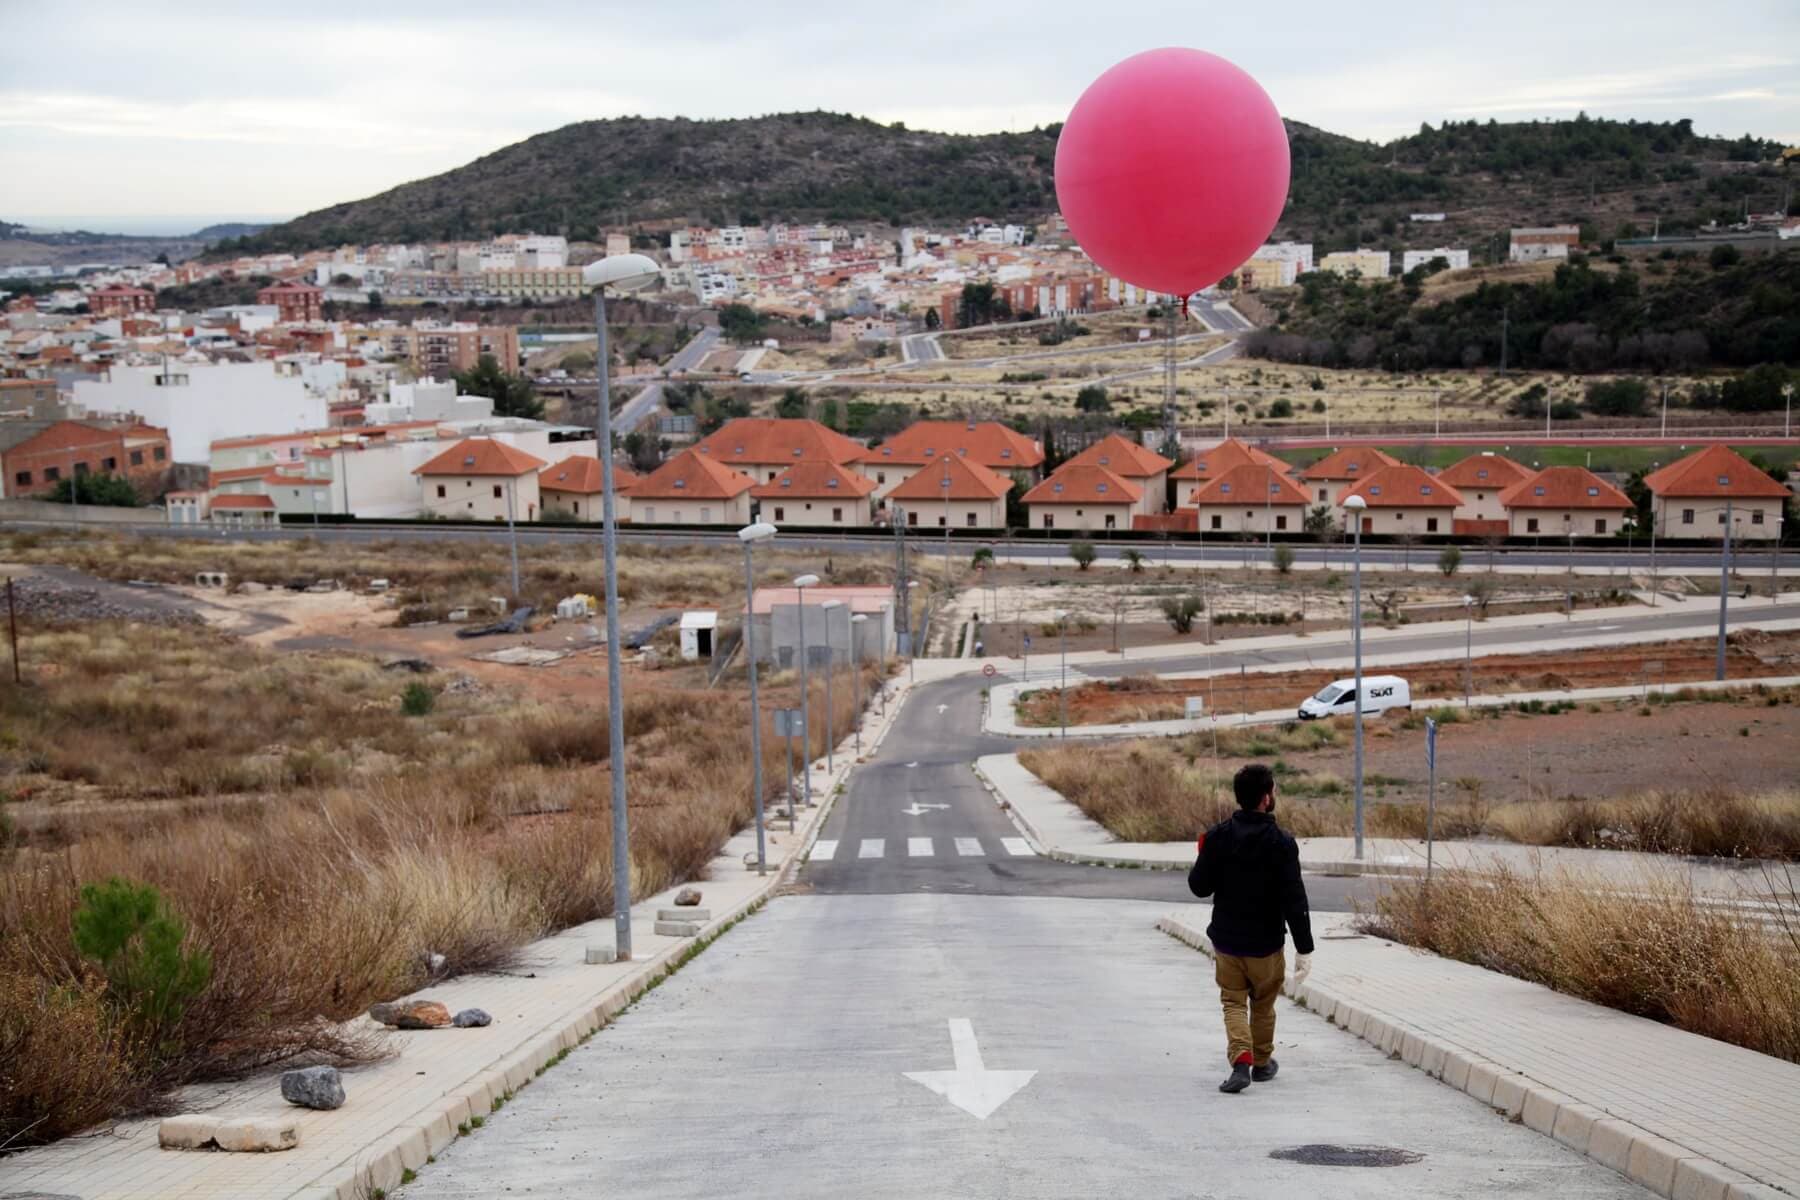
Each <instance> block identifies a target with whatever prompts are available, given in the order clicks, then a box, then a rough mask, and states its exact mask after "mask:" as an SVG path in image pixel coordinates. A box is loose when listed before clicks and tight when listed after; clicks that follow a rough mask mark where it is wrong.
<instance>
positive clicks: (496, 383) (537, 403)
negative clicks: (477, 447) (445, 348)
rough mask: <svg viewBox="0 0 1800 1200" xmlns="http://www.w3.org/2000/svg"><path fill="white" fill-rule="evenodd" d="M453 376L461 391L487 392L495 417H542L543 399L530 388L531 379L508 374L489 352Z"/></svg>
mask: <svg viewBox="0 0 1800 1200" xmlns="http://www.w3.org/2000/svg"><path fill="white" fill-rule="evenodd" d="M454 378H455V379H456V390H457V392H458V393H460V394H461V395H465V396H487V397H488V398H490V399H491V400H493V402H494V415H495V416H497V417H524V418H526V419H528V420H532V421H541V420H542V419H543V417H544V402H543V401H542V400H540V399H538V398H537V393H536V392H534V391H533V390H532V387H531V380H529V379H527V378H525V377H524V376H523V375H509V374H507V373H506V371H504V370H502V369H501V367H500V363H499V361H498V360H496V359H495V358H494V356H493V355H491V354H484V355H482V356H481V357H480V358H479V359H477V360H476V361H475V365H474V366H473V367H471V368H469V369H468V370H467V371H458V372H457V373H456V375H455V376H454Z"/></svg>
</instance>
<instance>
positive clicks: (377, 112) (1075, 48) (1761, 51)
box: [0, 0, 1800, 231]
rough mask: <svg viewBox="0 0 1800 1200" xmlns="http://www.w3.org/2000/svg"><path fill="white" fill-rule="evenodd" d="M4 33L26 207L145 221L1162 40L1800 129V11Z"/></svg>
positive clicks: (1380, 93)
mask: <svg viewBox="0 0 1800 1200" xmlns="http://www.w3.org/2000/svg"><path fill="white" fill-rule="evenodd" d="M865 13H866V15H863V14H865ZM853 14H855V15H853ZM0 35H3V36H0V218H4V219H8V220H21V219H24V220H28V221H44V222H47V221H51V220H56V221H60V222H69V221H82V222H92V221H94V220H96V219H102V218H103V219H104V220H105V222H106V228H109V229H124V228H127V227H128V226H129V227H130V228H131V229H133V230H134V231H135V230H141V229H150V228H158V229H160V230H163V231H173V230H175V229H179V228H181V227H182V226H183V225H184V223H186V222H191V221H192V220H194V219H206V220H211V219H216V218H231V217H244V218H254V217H259V216H260V217H287V216H293V215H297V214H299V213H301V212H305V211H308V210H310V209H314V208H319V207H322V206H324V205H327V204H331V203H335V202H337V201H341V200H351V199H356V198H359V197H363V196H367V195H370V194H373V193H375V192H378V191H381V190H383V189H385V188H389V187H392V186H394V185H395V184H399V183H403V182H405V181H407V180H409V179H417V178H420V177H422V176H426V175H432V174H436V173H437V172H440V171H444V170H447V169H449V168H451V167H455V166H458V165H460V164H462V163H465V162H467V161H469V160H470V159H472V158H475V157H477V156H479V155H481V154H484V153H487V152H488V151H491V150H494V149H496V148H498V147H500V146H503V145H506V144H507V143H510V142H514V141H517V140H519V139H521V138H524V137H528V136H530V135H531V134H534V133H540V132H543V131H545V130H548V129H553V128H556V127H557V126H560V125H565V124H568V123H569V122H572V121H579V120H586V119H590V118H595V117H609V116H621V115H627V114H637V115H644V116H693V117H737V116H751V115H757V114H762V113H769V112H782V111H788V110H793V109H815V108H824V109H831V110H834V111H840V112H854V113H859V114H863V115H866V116H870V117H874V118H876V119H878V120H882V121H895V120H903V121H905V122H906V123H907V124H908V125H911V126H914V127H916V128H930V129H942V130H949V131H952V132H969V133H973V132H985V131H991V130H997V129H1022V128H1029V127H1031V126H1033V125H1038V124H1042V123H1045V122H1050V121H1058V120H1061V119H1062V118H1063V117H1064V116H1065V115H1066V114H1067V112H1068V109H1069V106H1070V105H1071V104H1072V103H1073V102H1074V100H1075V98H1076V97H1077V96H1078V95H1079V94H1080V93H1081V90H1082V88H1083V87H1085V86H1086V85H1087V83H1088V82H1090V81H1091V80H1092V79H1093V77H1094V76H1095V75H1097V74H1099V73H1100V72H1101V71H1102V70H1104V69H1105V68H1106V67H1108V66H1110V65H1111V64H1112V63H1113V62H1115V61H1117V60H1118V59H1120V58H1123V57H1125V56H1127V55H1129V54H1132V53H1135V52H1136V51H1139V50H1144V49H1149V48H1152V47H1155V46H1161V45H1189V46H1196V47H1199V48H1201V49H1205V50H1210V51H1213V52H1214V53H1217V54H1222V55H1224V56H1225V57H1227V58H1230V59H1232V60H1233V61H1235V62H1237V63H1238V64H1239V65H1240V66H1242V67H1244V68H1245V69H1246V70H1248V71H1250V72H1251V74H1253V75H1255V76H1256V77H1257V78H1258V79H1259V80H1261V81H1262V83H1263V86H1264V87H1266V88H1267V89H1268V91H1269V93H1270V94H1271V95H1272V96H1273V97H1274V98H1275V103H1276V104H1277V106H1278V107H1279V108H1280V109H1281V111H1282V113H1283V114H1284V115H1286V116H1289V117H1293V118H1296V119H1298V120H1302V121H1307V122H1310V123H1312V124H1315V125H1319V126H1322V127H1324V128H1326V129H1329V130H1332V131H1334V132H1338V133H1344V134H1350V135H1353V136H1357V137H1364V138H1373V139H1385V138H1388V137H1392V136H1395V135H1397V134H1402V133H1407V132H1410V131H1412V130H1416V129H1417V128H1418V126H1419V123H1420V122H1421V121H1429V122H1431V123H1432V124H1434V125H1435V124H1438V123H1439V122H1441V121H1443V120H1445V119H1446V118H1450V119H1457V120H1462V119H1467V118H1471V117H1473V118H1478V119H1482V120H1485V119H1487V118H1488V117H1494V118H1497V119H1499V120H1503V121H1505V120H1528V119H1531V118H1533V117H1566V116H1573V115H1574V114H1575V113H1576V112H1577V111H1579V110H1583V109H1585V110H1586V111H1587V112H1588V113H1589V114H1591V115H1595V116H1607V117H1617V118H1626V117H1636V118H1639V119H1644V120H1670V119H1674V118H1678V117H1692V118H1693V119H1694V123H1695V127H1696V129H1698V130H1699V131H1700V132H1703V133H1717V134H1729V135H1732V136H1736V135H1738V134H1742V133H1745V132H1751V133H1755V134H1757V135H1759V136H1762V137H1770V138H1778V139H1781V140H1784V141H1787V142H1790V143H1800V69H1797V67H1800V37H1797V36H1796V35H1800V0H1710V2H1709V3H1706V4H1695V3H1693V2H1692V0H1683V2H1682V3H1679V4H1678V3H1674V2H1672V0H1512V2H1511V3H1507V4H1492V5H1490V4H1486V3H1479V4H1477V3H1470V2H1467V0H1436V2H1434V3H1422V2H1400V0H1363V2H1362V3H1358V4H1346V3H1343V2H1342V0H1287V2H1286V3H1284V4H1280V5H1270V4H1242V3H1239V4H1222V3H1201V2H1200V0H1133V2H1132V3H1128V4H1116V3H1096V2H1094V0H1038V2H1037V3H1035V4H1028V5H1019V4H986V5H983V4H969V3H967V2H966V0H958V2H956V3H948V2H942V0H911V2H909V3H906V4H900V5H882V6H880V7H879V8H878V7H876V6H873V5H858V4H847V5H822V4H819V3H817V2H816V0H809V2H807V3H798V2H795V0H761V2H760V3H755V4H745V3H721V2H718V0H673V2H671V3H666V4H658V3H655V2H654V0H651V2H644V0H639V2H637V3H630V4H625V3H616V2H613V0H588V2H586V3H561V2H545V3H523V4H512V5H497V4H493V3H491V2H490V0H483V2H482V3H478V4H477V3H464V2H463V0H431V2H429V3H412V2H410V0H387V2H386V3H380V4H369V3H366V2H365V3H357V4H348V3H337V2H335V0H313V2H311V3H308V2H307V0H288V2H287V3H283V4H280V5H276V4H263V3H261V2H260V0H256V2H254V3H251V2H245V0H230V2H228V3H209V2H206V0H185V2H183V3H179V4H174V3H159V2H157V0H137V2H135V3H130V4H114V3H109V2H106V0H0ZM89 227H90V228H98V227H99V226H97V225H94V224H91V223H90V224H89Z"/></svg>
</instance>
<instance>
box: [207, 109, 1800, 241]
mask: <svg viewBox="0 0 1800 1200" xmlns="http://www.w3.org/2000/svg"><path fill="white" fill-rule="evenodd" d="M1287 125H1288V136H1289V140H1290V142H1291V144H1292V147H1293V161H1294V179H1293V186H1292V188H1291V191H1290V196H1289V203H1288V207H1287V210H1286V211H1285V212H1284V213H1283V215H1282V219H1281V223H1280V226H1279V227H1278V236H1288V237H1297V238H1300V239H1303V240H1310V241H1312V242H1314V243H1315V245H1317V246H1318V248H1319V250H1320V251H1321V252H1323V251H1325V250H1330V249H1337V248H1341V247H1345V246H1351V245H1356V244H1363V245H1391V246H1394V247H1398V246H1399V245H1401V244H1402V243H1403V242H1405V243H1408V244H1420V243H1421V241H1422V240H1424V239H1433V240H1436V239H1443V240H1449V241H1451V242H1452V243H1453V244H1461V245H1471V244H1472V245H1475V246H1477V247H1479V246H1480V245H1482V244H1483V243H1484V242H1486V241H1487V240H1488V239H1490V238H1491V237H1492V236H1493V235H1494V234H1496V233H1497V232H1499V231H1502V230H1504V229H1506V228H1507V227H1509V226H1511V225H1514V224H1527V223H1542V222H1556V221H1575V222H1580V223H1584V224H1589V225H1592V226H1593V227H1594V228H1595V230H1596V233H1597V236H1600V237H1607V236H1614V235H1615V234H1619V233H1620V232H1621V231H1622V230H1624V229H1627V228H1629V227H1632V226H1634V225H1642V226H1643V227H1644V228H1645V229H1648V227H1649V225H1650V223H1651V222H1652V221H1654V220H1656V219H1658V218H1660V219H1661V220H1662V222H1663V225H1662V228H1663V230H1664V231H1665V232H1672V231H1675V230H1678V229H1681V228H1685V227H1691V226H1693V225H1696V224H1698V223H1700V222H1703V221H1705V220H1708V219H1713V218H1716V217H1726V218H1729V217H1730V216H1731V214H1733V213H1736V212H1738V211H1740V209H1741V208H1742V207H1743V206H1744V204H1745V203H1746V201H1747V200H1748V202H1749V203H1750V205H1751V207H1753V208H1756V207H1763V208H1769V207H1773V206H1775V205H1777V204H1779V203H1780V201H1781V194H1782V193H1781V188H1782V183H1783V177H1782V175H1781V171H1782V168H1780V167H1779V166H1777V165H1775V164H1774V163H1773V162H1771V161H1769V160H1771V159H1772V158H1773V157H1774V156H1775V155H1776V154H1778V153H1779V151H1780V147H1779V146H1778V145H1777V144H1776V143H1773V142H1763V141H1759V140H1757V139H1755V138H1750V137H1744V138H1739V139H1737V140H1735V141H1731V140H1727V139H1723V138H1709V137H1702V136H1700V135H1698V134H1696V133H1694V131H1693V126H1692V123H1691V122H1689V121H1671V122H1661V123H1649V122H1638V121H1625V122H1620V121H1605V120H1596V119H1591V118H1588V117H1586V116H1582V117H1578V118H1576V119H1575V120H1572V121H1553V122H1531V123H1519V124H1508V125H1502V124H1499V123H1496V122H1492V121H1490V122H1487V123H1476V122H1473V121H1470V122H1450V123H1446V124H1445V125H1443V126H1441V127H1439V128H1437V129H1432V128H1431V127H1430V126H1424V127H1421V129H1420V130H1419V132H1418V133H1416V134H1412V135H1409V136H1407V137H1404V138H1400V139H1397V140H1395V141H1393V142H1389V143H1387V144H1385V145H1378V144H1376V143H1373V142H1362V141H1357V140H1354V139H1352V138H1346V137H1341V136H1339V135H1337V134H1333V133H1329V132H1326V131H1325V130H1322V129H1318V128H1316V127H1314V126H1311V125H1306V124H1303V123H1300V122H1298V121H1289V122H1288V123H1287ZM1059 129H1060V126H1057V125H1050V126H1045V127H1042V128H1039V129H1034V130H1031V131H1029V132H1024V133H996V134H984V135H976V136H962V135H952V134H943V133H932V132H927V131H923V130H912V129H907V128H906V127H905V126H904V125H900V124H893V125H882V124H879V123H877V122H874V121H870V120H866V119H864V118H861V117H853V116H846V115H842V114H838V113H826V112H811V113H784V114H779V115H774V116H766V117H755V118H749V119H744V120H722V121H691V120H686V119H673V120H663V119H650V118H643V117H622V118H617V119H612V120H604V121H583V122H580V123H578V124H574V125H567V126H564V127H563V128H561V129H557V130H553V131H551V132H549V133H543V134H539V135H537V136H536V137H531V138H527V139H526V140H525V141H522V142H519V143H517V144H515V145H511V146H507V147H505V148H503V149H501V150H497V151H495V152H494V153H492V154H489V155H486V156H485V157H483V158H480V159H477V160H476V161H474V162H472V163H470V164H469V165H467V166H464V167H459V168H457V169H456V170H453V171H447V172H445V173H444V174H442V175H436V176H433V177H431V178H429V179H422V180H418V181H416V182H413V183H408V184H403V185H402V186H400V187H397V188H393V189H391V190H390V191H386V192H383V193H381V194H380V195H377V196H372V197H369V198H368V199H365V200H357V201H351V202H348V203H344V204H336V205H333V206H332V207H330V208H326V209H320V210H319V211H317V212H312V213H307V214H306V215H304V216H301V217H298V218H296V219H295V220H293V221H290V222H288V223H286V224H284V225H277V226H274V227H272V228H270V229H268V230H266V231H264V232H263V233H261V234H258V235H255V236H252V237H248V238H239V239H232V240H229V241H226V242H224V243H221V245H220V246H219V247H218V252H221V253H228V254H229V253H239V252H246V251H267V250H300V249H312V248H316V247H321V246H329V245H336V244H340V243H344V242H373V241H405V242H412V241H434V240H454V239H467V238H479V237H486V236H490V235H493V234H496V233H523V232H528V231H536V232H540V233H549V232H561V233H564V234H567V235H568V236H570V237H573V238H577V239H592V238H594V237H595V235H596V234H597V233H598V232H599V231H600V230H602V229H623V228H632V227H650V228H655V227H657V226H659V225H662V226H666V225H669V224H674V223H678V222H688V221H692V222H701V223H709V224H732V223H756V222H761V221H810V220H829V221H835V222H844V223H865V222H867V223H872V222H886V223H889V224H898V223H901V222H904V221H916V220H935V221H961V220H966V219H969V218H973V217H992V218H997V219H998V218H1023V219H1033V218H1038V217H1041V216H1042V215H1043V214H1045V213H1047V212H1049V211H1052V210H1053V209H1054V208H1055V189H1054V184H1053V181H1052V176H1051V173H1052V167H1053V164H1054V161H1055V155H1056V135H1057V133H1058V131H1059ZM1419 211H1431V212H1443V213H1445V214H1446V220H1445V221H1444V223H1442V224H1433V225H1409V224H1408V221H1407V217H1408V215H1409V214H1410V213H1413V212H1419ZM1627 235H1628V234H1627Z"/></svg>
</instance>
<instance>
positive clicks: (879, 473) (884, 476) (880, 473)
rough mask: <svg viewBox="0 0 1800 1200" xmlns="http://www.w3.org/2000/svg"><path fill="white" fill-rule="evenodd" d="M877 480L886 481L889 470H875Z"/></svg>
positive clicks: (878, 481) (879, 481)
mask: <svg viewBox="0 0 1800 1200" xmlns="http://www.w3.org/2000/svg"><path fill="white" fill-rule="evenodd" d="M875 482H876V483H886V482H887V472H886V471H877V472H875Z"/></svg>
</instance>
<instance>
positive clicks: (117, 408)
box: [75, 359, 329, 463]
mask: <svg viewBox="0 0 1800 1200" xmlns="http://www.w3.org/2000/svg"><path fill="white" fill-rule="evenodd" d="M283 367H286V368H287V369H286V370H283V369H282V368H283ZM75 404H76V407H77V408H78V409H80V410H81V411H83V412H85V413H88V414H91V415H112V414H126V413H129V414H131V415H133V416H135V417H138V418H139V419H140V420H142V421H143V422H144V423H145V424H148V425H154V426H156V427H157V428H159V429H167V430H168V431H169V452H170V453H171V454H172V455H173V456H174V458H175V461H176V462H186V463H203V462H206V461H207V459H208V456H209V455H210V453H211V448H212V444H213V443H214V442H216V441H218V440H220V439H222V438H234V437H258V436H261V435H264V434H273V433H292V432H296V431H299V430H303V429H319V428H322V427H324V426H325V424H326V423H327V421H328V419H329V416H328V413H327V409H326V403H325V398H324V396H323V395H321V394H320V393H318V392H315V391H314V390H312V389H311V388H309V387H307V386H306V384H305V383H304V382H303V381H302V380H301V377H300V373H299V371H298V370H295V369H293V368H292V367H291V366H290V365H289V364H278V363H272V362H251V363H209V362H189V361H186V360H185V359H177V360H171V361H169V362H168V363H166V364H162V363H158V364H154V365H146V366H122V365H121V366H114V367H112V368H111V369H110V370H109V371H108V372H107V374H106V376H105V377H104V378H102V379H97V380H86V379H78V380H76V381H75Z"/></svg>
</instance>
